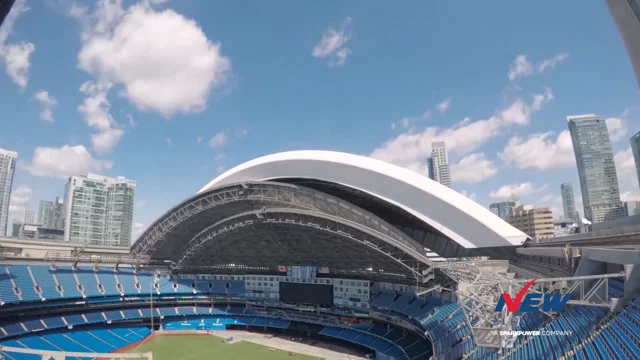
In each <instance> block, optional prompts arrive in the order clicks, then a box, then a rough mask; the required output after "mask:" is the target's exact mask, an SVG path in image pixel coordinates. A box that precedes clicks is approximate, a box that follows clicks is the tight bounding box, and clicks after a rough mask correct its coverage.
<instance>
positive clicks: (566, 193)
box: [560, 183, 580, 224]
mask: <svg viewBox="0 0 640 360" xmlns="http://www.w3.org/2000/svg"><path fill="white" fill-rule="evenodd" d="M560 193H561V194H562V210H563V215H564V219H565V220H573V221H574V222H576V223H578V224H579V221H580V218H579V216H578V212H577V211H576V197H575V194H574V193H573V185H571V184H569V183H564V184H560Z"/></svg>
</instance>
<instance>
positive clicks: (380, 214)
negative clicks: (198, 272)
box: [132, 151, 527, 277]
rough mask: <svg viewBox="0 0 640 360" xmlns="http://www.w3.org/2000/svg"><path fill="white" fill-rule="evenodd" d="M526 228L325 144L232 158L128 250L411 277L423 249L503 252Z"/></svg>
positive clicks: (183, 261) (179, 258)
mask: <svg viewBox="0 0 640 360" xmlns="http://www.w3.org/2000/svg"><path fill="white" fill-rule="evenodd" d="M526 239H527V235H526V234H524V233H522V232H520V231H519V230H517V229H515V228H514V227H512V226H511V225H509V224H507V223H506V222H504V221H503V220H502V219H500V218H498V217H496V216H494V215H493V214H491V212H489V211H488V210H487V209H485V208H484V207H482V206H480V205H479V204H477V203H475V202H474V201H472V200H470V199H468V198H467V197H465V196H463V195H461V194H459V193H457V192H456V191H454V190H451V189H449V188H447V187H445V186H443V185H441V184H439V183H436V182H434V181H432V180H430V179H428V178H426V177H424V176H422V175H419V174H417V173H415V172H412V171H410V170H407V169H404V168H401V167H398V166H395V165H391V164H388V163H385V162H382V161H379V160H374V159H371V158H367V157H362V156H357V155H352V154H345V153H337V152H329V151H294V152H285V153H279V154H273V155H269V156H265V157H262V158H258V159H255V160H252V161H249V162H246V163H244V164H241V165H239V166H237V167H236V168H234V169H231V170H229V171H228V172H226V173H224V174H222V175H221V176H219V177H218V178H216V179H214V180H213V181H212V182H210V183H209V184H208V185H207V186H205V187H204V188H203V189H202V190H200V191H199V192H198V194H196V195H195V196H193V197H190V198H188V199H186V200H185V201H183V202H182V203H180V204H178V205H176V206H175V207H173V208H172V209H170V210H169V211H168V212H166V213H165V214H164V215H162V216H161V217H160V218H159V219H158V220H157V221H156V222H155V223H154V224H152V225H151V226H150V227H149V228H148V229H147V230H146V231H145V232H144V234H143V235H142V236H141V237H140V238H139V239H138V240H137V242H136V243H135V245H134V246H133V247H132V254H134V255H141V254H147V255H151V256H152V258H155V259H170V260H172V261H174V262H175V264H176V266H178V267H188V266H213V267H215V266H218V267H230V266H233V267H239V266H246V267H268V268H274V267H276V266H279V265H303V266H305V265H316V266H328V267H331V268H332V269H333V270H345V271H346V270H367V269H368V271H375V272H384V273H392V274H400V275H408V276H411V277H414V276H416V275H420V269H425V268H426V264H429V257H432V258H433V257H474V256H487V255H489V256H494V257H504V256H507V255H509V254H512V253H513V251H512V249H510V248H513V247H515V246H518V245H521V244H522V243H524V241H525V240H526Z"/></svg>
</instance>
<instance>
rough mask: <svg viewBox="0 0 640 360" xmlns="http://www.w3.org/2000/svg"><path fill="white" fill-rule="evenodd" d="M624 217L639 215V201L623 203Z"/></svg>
mask: <svg viewBox="0 0 640 360" xmlns="http://www.w3.org/2000/svg"><path fill="white" fill-rule="evenodd" d="M623 204H624V215H625V216H633V215H640V201H624V202H623Z"/></svg>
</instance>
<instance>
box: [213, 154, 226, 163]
mask: <svg viewBox="0 0 640 360" xmlns="http://www.w3.org/2000/svg"><path fill="white" fill-rule="evenodd" d="M226 157H227V155H226V154H225V153H219V154H216V156H215V157H214V158H213V160H215V161H222V160H224V159H225V158H226Z"/></svg>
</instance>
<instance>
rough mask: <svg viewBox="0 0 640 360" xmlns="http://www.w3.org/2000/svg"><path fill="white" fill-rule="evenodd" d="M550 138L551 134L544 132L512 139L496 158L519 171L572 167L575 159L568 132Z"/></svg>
mask: <svg viewBox="0 0 640 360" xmlns="http://www.w3.org/2000/svg"><path fill="white" fill-rule="evenodd" d="M552 136H553V132H546V133H538V134H533V135H530V136H529V137H528V138H526V139H524V138H521V137H519V136H515V137H512V138H511V139H509V142H508V143H507V145H506V146H505V148H504V150H503V151H502V152H501V153H499V154H498V156H499V157H500V158H501V159H502V160H504V162H505V163H506V164H509V165H511V164H515V166H516V167H518V168H519V169H526V168H534V169H538V170H550V169H557V168H564V167H569V166H573V165H574V164H575V163H576V159H575V155H574V153H573V143H572V142H571V135H570V133H569V130H564V131H562V132H561V133H560V134H559V135H558V137H557V138H556V139H555V140H554V139H553V138H552Z"/></svg>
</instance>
